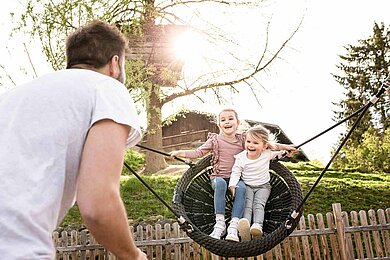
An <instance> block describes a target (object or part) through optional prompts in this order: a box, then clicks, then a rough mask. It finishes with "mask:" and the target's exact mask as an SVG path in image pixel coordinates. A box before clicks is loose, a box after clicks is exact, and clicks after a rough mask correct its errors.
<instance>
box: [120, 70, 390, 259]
mask: <svg viewBox="0 0 390 260" xmlns="http://www.w3.org/2000/svg"><path fill="white" fill-rule="evenodd" d="M389 90H390V76H389V77H388V78H387V79H386V80H385V82H384V83H383V86H382V87H381V88H380V90H379V91H378V93H377V94H376V95H374V96H373V97H372V98H371V99H370V100H369V102H368V103H367V104H366V105H364V106H363V107H361V108H360V109H359V110H357V111H356V112H354V113H353V114H351V115H349V116H348V117H346V118H345V119H343V120H341V121H340V122H338V123H336V124H335V125H333V126H332V127H330V128H328V129H326V130H325V131H323V132H321V133H320V134H317V135H316V136H314V137H312V138H310V139H308V140H307V141H305V142H303V143H302V144H300V145H298V146H296V148H299V147H301V146H303V145H304V144H306V143H308V142H310V141H312V140H314V139H316V138H317V137H319V136H321V135H323V134H324V133H326V132H328V131H330V130H332V129H333V128H335V127H336V126H338V125H340V124H342V123H344V122H345V121H347V120H349V119H351V118H352V117H354V116H356V115H358V114H359V116H358V118H357V119H356V121H355V122H354V124H353V125H352V127H351V129H350V130H349V131H348V133H347V134H346V135H345V137H344V139H343V141H342V142H341V144H340V145H339V147H338V148H337V150H336V151H335V153H334V154H333V156H332V158H331V159H330V161H329V162H328V164H327V165H326V166H325V168H324V169H323V170H322V172H321V174H320V175H319V177H318V178H317V180H316V181H315V183H314V184H313V186H312V187H311V188H310V190H309V192H308V193H307V194H306V196H305V197H304V198H303V199H302V193H301V191H300V186H299V185H298V183H296V180H295V178H293V175H292V174H291V173H290V172H289V171H288V169H287V168H285V167H284V166H282V165H281V164H278V163H277V162H271V164H270V166H271V169H272V168H274V170H275V172H276V173H277V174H279V173H280V174H281V175H284V177H283V178H284V181H286V180H287V181H288V184H287V186H286V187H284V188H282V190H283V192H284V193H285V192H287V190H289V192H288V193H286V194H289V196H290V197H289V198H286V199H285V200H286V201H283V199H282V201H280V202H283V203H287V204H288V203H290V204H288V205H285V206H284V207H283V208H285V209H287V212H286V215H285V217H284V218H283V219H284V220H282V219H281V222H278V223H280V224H281V225H280V226H274V228H276V229H273V231H272V233H270V234H268V235H267V236H265V237H263V238H262V239H261V240H257V241H255V240H252V241H245V242H241V243H234V244H232V243H231V242H228V241H224V240H216V239H213V238H210V236H208V235H207V234H205V233H204V230H203V229H204V226H198V225H199V224H206V223H205V221H206V222H207V223H208V222H209V220H207V219H206V218H208V215H206V216H205V218H203V216H204V213H202V214H201V215H199V213H201V212H203V211H202V210H204V208H203V204H204V202H202V200H199V199H200V198H195V197H192V196H194V194H198V193H199V191H201V190H203V191H205V190H204V188H203V186H202V185H203V184H204V185H206V181H207V180H208V177H207V176H206V175H207V174H208V171H210V168H209V166H210V156H208V157H207V158H203V159H202V160H201V161H200V162H198V163H197V164H193V163H192V162H191V161H188V160H183V159H181V158H178V157H174V158H175V159H177V160H179V161H181V162H184V163H185V164H188V165H189V166H190V168H189V169H188V170H187V172H186V174H184V175H183V176H182V178H181V179H180V180H179V183H180V185H179V183H178V185H177V186H176V189H175V194H174V207H175V209H173V208H172V207H171V206H170V205H168V204H167V203H166V202H165V201H164V200H163V199H162V198H161V197H160V196H159V195H158V194H157V193H156V192H155V191H154V190H153V189H152V188H151V187H150V186H149V185H148V184H147V183H146V182H145V181H144V180H143V179H142V178H141V177H140V176H139V175H138V174H137V173H136V172H135V171H134V170H133V169H131V168H130V167H129V165H128V164H127V163H125V166H126V167H127V168H128V169H129V170H130V171H131V172H132V173H133V174H134V175H135V176H136V177H137V178H138V179H139V180H140V181H141V182H142V183H143V184H144V185H145V186H146V187H147V188H148V189H149V190H150V191H151V192H152V193H153V194H154V195H155V196H156V197H157V198H158V199H159V200H160V201H161V202H162V203H163V204H164V205H165V206H166V207H167V208H168V209H169V210H170V211H171V212H172V213H173V214H174V215H175V216H176V217H177V218H178V222H179V224H180V226H181V228H182V229H184V230H185V231H186V232H187V233H188V235H189V236H190V237H191V238H192V239H194V240H195V241H196V242H197V243H199V244H200V245H202V246H204V247H205V248H206V249H208V250H210V251H211V252H213V253H216V254H218V255H221V256H237V257H243V256H254V255H258V254H261V253H264V252H266V251H268V250H270V249H271V248H273V247H274V246H275V245H276V244H278V243H280V242H281V241H282V240H283V239H284V238H285V237H287V236H288V235H289V234H290V233H291V232H292V230H293V228H295V227H296V225H297V223H298V220H297V219H298V217H299V216H300V215H301V214H302V211H303V205H304V203H305V202H306V200H307V199H308V197H309V196H310V195H311V193H312V192H313V191H314V189H315V187H316V186H317V185H318V183H319V182H320V180H321V178H322V177H323V176H324V174H325V172H326V171H327V170H328V169H329V167H330V165H331V163H332V162H333V160H334V159H335V158H336V156H337V155H338V153H339V152H340V150H341V148H342V147H343V146H344V145H345V143H346V142H347V140H348V138H349V137H350V136H351V134H352V132H353V131H354V130H355V128H356V127H357V125H358V124H359V122H360V121H361V119H362V118H363V116H364V115H365V113H366V112H367V111H368V109H369V108H370V107H371V105H373V104H375V103H376V102H377V101H378V99H379V97H380V96H381V95H382V94H383V93H384V92H385V91H388V92H389V94H390V91H389ZM137 146H138V147H140V148H143V149H146V150H150V151H152V152H156V153H159V154H161V155H164V156H169V157H170V155H169V154H167V153H164V152H161V151H157V150H154V149H152V148H148V147H145V146H142V145H137ZM279 167H282V168H279ZM277 174H276V175H274V174H273V177H275V176H277ZM284 181H279V183H284ZM187 185H188V186H187ZM178 186H179V187H178ZM192 186H194V187H192ZM209 188H210V187H209ZM187 189H188V190H187ZM187 192H190V194H188V195H187V194H186V193H187ZM201 195H202V196H203V193H202V194H201ZM196 196H197V195H196ZM206 196H211V194H206ZM277 197H278V199H280V198H279V196H277ZM187 199H188V200H187ZM192 199H195V200H192ZM209 199H210V198H209ZM199 203H200V204H199ZM184 204H185V205H184ZM193 204H194V205H193ZM297 205H298V206H297ZM192 206H194V207H195V208H193V207H192ZM294 208H295V210H294ZM194 209H196V210H197V211H196V212H192V210H194ZM199 210H201V212H199ZM207 210H209V209H207ZM187 211H189V212H187ZM277 211H278V209H277ZM177 212H179V213H180V214H179V213H177ZM291 212H292V213H291ZM187 213H189V214H187ZM190 215H191V217H190ZM200 217H201V219H199V218H200ZM272 218H274V215H273V217H272ZM286 219H287V220H286ZM199 221H200V222H199ZM193 222H194V224H193ZM283 223H284V225H283ZM207 225H208V224H207Z"/></svg>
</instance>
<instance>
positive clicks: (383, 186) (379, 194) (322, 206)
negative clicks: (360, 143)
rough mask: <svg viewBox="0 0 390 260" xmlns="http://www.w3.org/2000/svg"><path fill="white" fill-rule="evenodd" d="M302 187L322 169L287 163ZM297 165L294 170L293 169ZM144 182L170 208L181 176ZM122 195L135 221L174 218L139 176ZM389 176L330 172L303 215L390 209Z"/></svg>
mask: <svg viewBox="0 0 390 260" xmlns="http://www.w3.org/2000/svg"><path fill="white" fill-rule="evenodd" d="M285 164H286V165H287V167H288V168H290V169H291V171H292V173H293V174H294V175H295V176H296V178H297V179H298V181H299V183H300V184H301V187H302V190H303V195H304V196H305V195H306V193H307V192H308V191H309V189H310V188H311V187H312V185H313V184H314V182H315V181H316V180H317V178H318V176H319V174H320V172H321V169H320V168H321V167H320V165H317V163H314V164H310V163H302V167H300V166H299V164H291V163H285ZM292 165H294V167H295V168H291V167H290V166H292ZM142 178H143V179H144V181H145V182H146V183H147V184H148V185H149V186H151V187H152V188H153V190H154V191H155V192H156V193H157V194H158V195H159V196H160V197H161V198H162V199H163V200H164V201H165V202H167V203H168V204H169V205H172V204H171V200H172V196H173V191H174V188H175V185H176V183H177V181H178V180H179V178H180V175H176V176H175V175H173V176H172V175H161V176H142ZM121 192H122V196H123V198H124V203H125V207H126V210H127V213H128V216H129V218H130V219H132V220H133V222H140V221H142V220H147V219H150V218H152V217H153V216H157V215H161V216H163V218H164V219H172V218H174V215H173V214H172V213H171V212H170V211H169V210H168V209H167V207H165V206H164V205H163V204H162V203H161V202H160V201H159V200H158V199H157V198H156V197H155V196H154V195H153V194H152V193H151V192H150V191H149V190H148V189H147V188H146V187H145V186H144V185H143V184H142V183H141V182H140V181H139V180H138V179H137V178H136V177H134V176H125V177H123V178H122V183H121ZM388 198H390V175H388V174H383V173H382V174H373V173H371V174H365V173H360V172H356V171H355V172H344V171H336V170H328V171H327V172H326V173H325V175H324V176H323V178H322V179H321V181H320V182H319V184H318V185H317V186H316V188H315V190H314V191H313V192H312V194H311V195H310V196H309V198H308V200H307V201H306V203H305V205H304V214H309V213H312V214H315V213H322V214H325V213H327V212H331V211H332V204H333V203H341V205H342V208H343V210H345V211H352V210H356V211H358V210H368V209H371V208H372V209H386V208H389V207H390V204H389V199H388ZM80 223H81V218H80V215H79V213H78V209H77V206H75V207H73V208H72V210H71V212H70V213H69V214H68V215H67V216H66V218H65V220H64V221H63V223H62V226H63V227H65V226H68V225H75V224H80Z"/></svg>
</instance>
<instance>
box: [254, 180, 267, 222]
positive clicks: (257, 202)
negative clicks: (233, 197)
mask: <svg viewBox="0 0 390 260" xmlns="http://www.w3.org/2000/svg"><path fill="white" fill-rule="evenodd" d="M270 193H271V185H269V184H268V183H267V184H264V185H261V186H260V187H259V188H257V190H256V191H255V194H254V199H253V223H258V224H260V225H261V226H263V221H264V207H265V204H266V203H267V200H268V197H269V195H270Z"/></svg>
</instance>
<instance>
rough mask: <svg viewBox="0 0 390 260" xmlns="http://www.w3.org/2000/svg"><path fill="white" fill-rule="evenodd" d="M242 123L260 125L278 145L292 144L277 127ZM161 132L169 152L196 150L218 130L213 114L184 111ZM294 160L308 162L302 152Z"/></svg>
mask: <svg viewBox="0 0 390 260" xmlns="http://www.w3.org/2000/svg"><path fill="white" fill-rule="evenodd" d="M243 121H244V125H247V126H254V125H256V124H262V125H263V126H265V127H266V128H267V129H268V130H270V131H271V132H272V133H275V134H276V135H277V138H278V141H279V142H280V143H285V144H292V142H291V140H290V139H289V138H288V136H287V135H286V133H284V132H283V130H282V129H281V128H280V127H279V126H277V125H274V124H270V123H264V122H258V121H254V120H247V119H245V120H243ZM162 132H163V149H164V150H165V151H168V152H169V151H172V150H178V149H193V148H196V147H198V146H200V145H201V144H203V143H204V142H205V141H206V140H207V135H208V133H209V132H211V133H219V129H218V126H217V123H216V118H215V115H214V114H210V113H205V112H199V111H187V110H186V111H180V112H179V113H177V114H175V115H171V116H170V117H169V118H167V119H166V120H165V121H164V123H163V129H162ZM294 159H295V160H298V161H309V159H308V157H307V156H306V154H305V153H304V152H300V153H299V154H298V155H296V156H295V157H294Z"/></svg>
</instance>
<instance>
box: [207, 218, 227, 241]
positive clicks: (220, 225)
mask: <svg viewBox="0 0 390 260" xmlns="http://www.w3.org/2000/svg"><path fill="white" fill-rule="evenodd" d="M225 229H226V224H225V221H224V220H217V223H215V225H214V229H213V232H211V234H210V237H212V238H215V239H221V237H222V235H223V234H224V233H225Z"/></svg>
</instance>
